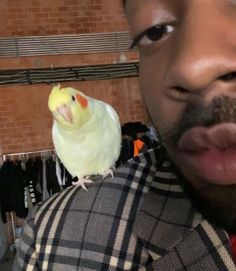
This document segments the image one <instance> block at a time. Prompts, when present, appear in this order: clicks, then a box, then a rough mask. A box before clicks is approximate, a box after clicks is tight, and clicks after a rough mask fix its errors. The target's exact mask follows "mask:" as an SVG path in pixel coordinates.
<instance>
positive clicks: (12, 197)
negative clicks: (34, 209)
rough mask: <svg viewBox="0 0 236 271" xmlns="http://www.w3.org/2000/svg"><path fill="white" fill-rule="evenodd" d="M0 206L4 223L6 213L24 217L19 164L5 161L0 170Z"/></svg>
mask: <svg viewBox="0 0 236 271" xmlns="http://www.w3.org/2000/svg"><path fill="white" fill-rule="evenodd" d="M0 205H1V206H2V209H1V213H2V219H3V221H4V223H6V221H7V220H6V214H5V213H6V212H12V211H15V212H16V215H17V216H18V217H21V218H24V217H26V215H27V213H28V210H27V208H25V203H24V171H23V169H22V167H21V164H20V163H19V162H13V161H5V162H4V164H3V165H2V167H1V170H0Z"/></svg>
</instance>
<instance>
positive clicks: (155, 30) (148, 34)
mask: <svg viewBox="0 0 236 271" xmlns="http://www.w3.org/2000/svg"><path fill="white" fill-rule="evenodd" d="M173 30H174V27H173V26H171V25H155V26H153V27H151V28H149V29H147V30H145V31H144V32H142V33H141V34H139V35H138V36H137V37H136V38H134V41H133V43H132V45H131V47H130V48H131V49H132V48H134V47H135V46H137V45H138V46H146V45H150V44H152V43H153V42H155V41H158V40H160V39H161V38H163V36H164V35H166V34H169V33H171V32H172V31H173Z"/></svg>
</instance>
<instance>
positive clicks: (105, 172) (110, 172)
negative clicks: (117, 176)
mask: <svg viewBox="0 0 236 271" xmlns="http://www.w3.org/2000/svg"><path fill="white" fill-rule="evenodd" d="M101 175H102V178H103V179H105V178H106V177H107V176H108V175H111V177H112V178H114V174H113V170H112V169H108V170H105V171H104V172H102V174H101Z"/></svg>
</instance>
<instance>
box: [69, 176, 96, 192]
mask: <svg viewBox="0 0 236 271" xmlns="http://www.w3.org/2000/svg"><path fill="white" fill-rule="evenodd" d="M86 183H93V181H92V180H91V179H89V176H86V177H81V178H78V181H77V182H72V184H73V185H76V186H81V187H82V188H83V189H84V190H86V191H88V189H87V188H86V186H85V184H86Z"/></svg>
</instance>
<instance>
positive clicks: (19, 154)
mask: <svg viewBox="0 0 236 271" xmlns="http://www.w3.org/2000/svg"><path fill="white" fill-rule="evenodd" d="M45 153H54V154H55V153H56V151H55V149H47V150H40V151H29V152H19V153H7V154H2V155H1V156H2V158H3V161H6V158H7V157H14V156H19V157H23V156H26V157H27V158H28V156H29V155H31V154H41V155H43V154H45Z"/></svg>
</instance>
